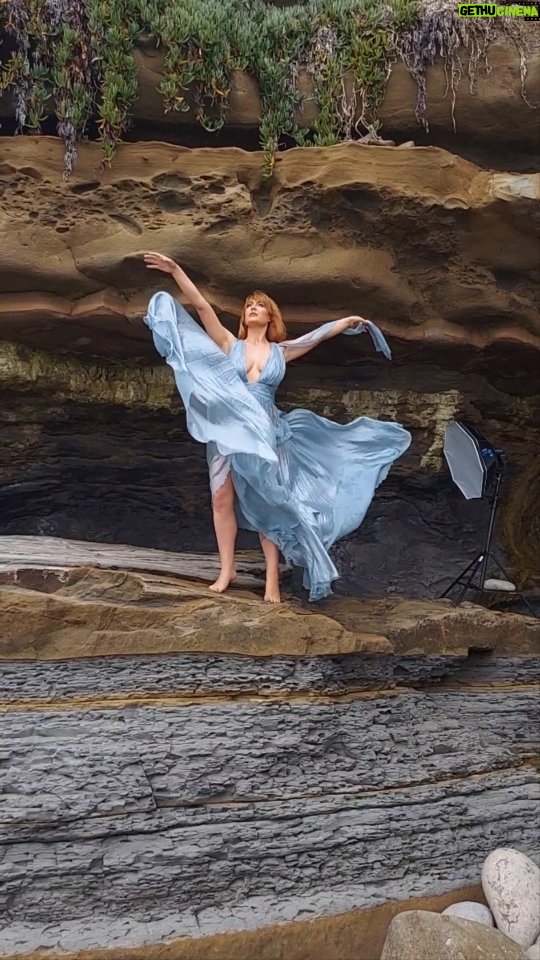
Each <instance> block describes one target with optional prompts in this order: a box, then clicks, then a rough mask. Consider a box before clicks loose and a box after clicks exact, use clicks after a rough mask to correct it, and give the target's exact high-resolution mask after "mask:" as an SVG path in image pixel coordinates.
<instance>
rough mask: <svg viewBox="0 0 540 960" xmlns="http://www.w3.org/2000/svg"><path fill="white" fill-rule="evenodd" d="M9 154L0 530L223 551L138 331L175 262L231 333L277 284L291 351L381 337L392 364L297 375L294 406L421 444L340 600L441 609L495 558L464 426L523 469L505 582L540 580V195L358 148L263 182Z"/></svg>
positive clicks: (189, 445) (248, 167)
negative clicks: (539, 511)
mask: <svg viewBox="0 0 540 960" xmlns="http://www.w3.org/2000/svg"><path fill="white" fill-rule="evenodd" d="M3 157H4V163H3V166H2V168H1V170H0V180H1V183H2V188H3V206H2V212H1V213H0V227H1V228H3V232H4V234H5V236H6V237H7V238H8V242H7V243H6V244H5V245H4V247H3V248H2V251H1V252H0V284H1V289H2V291H3V293H2V294H0V337H2V338H4V340H5V341H6V342H7V345H6V346H2V348H1V349H0V376H1V377H2V390H3V392H2V397H3V404H2V408H3V412H2V417H3V432H4V435H5V438H6V442H5V444H4V446H3V450H4V454H3V455H2V454H1V453H0V477H1V479H0V482H1V483H2V497H3V503H4V504H5V507H6V509H5V511H4V514H3V518H2V521H0V522H1V524H2V525H1V527H0V530H1V531H2V532H4V533H28V534H34V533H42V534H45V535H57V536H69V537H75V538H84V537H88V538H90V539H103V540H106V541H109V542H110V541H117V542H128V543H129V542H131V543H135V544H141V545H147V546H156V547H163V548H167V549H174V548H175V547H176V548H178V547H179V548H182V549H190V548H192V547H193V546H194V545H195V544H196V543H199V544H201V545H202V544H204V545H205V546H206V547H207V548H209V549H212V548H213V545H214V539H213V534H212V530H211V517H210V511H209V493H208V481H207V475H206V466H205V462H204V451H203V450H202V449H201V447H200V446H198V445H197V444H195V443H193V442H192V441H191V440H190V438H189V437H188V436H187V434H186V431H185V427H184V421H183V414H182V409H181V405H180V403H179V400H178V397H177V396H176V394H175V390H174V386H173V381H172V377H171V376H170V374H169V371H168V370H167V369H166V368H165V367H164V366H163V365H162V366H158V365H157V357H156V354H155V351H154V348H153V345H152V342H151V338H150V336H149V334H148V330H147V328H146V327H145V326H144V325H143V323H142V317H143V315H144V310H145V306H146V303H147V301H148V298H149V296H150V294H151V293H152V292H153V291H155V289H156V287H158V286H163V285H166V280H165V278H161V279H159V278H156V276H155V275H154V274H149V273H148V272H147V271H145V270H144V268H143V266H142V259H141V256H142V253H143V251H144V250H145V249H147V248H149V247H150V248H154V249H155V248H156V247H158V248H160V249H163V250H165V251H166V252H168V253H170V254H171V255H173V256H175V257H176V258H177V259H178V260H179V261H180V262H181V263H182V264H183V265H184V266H185V267H186V268H187V269H188V271H189V272H190V273H191V275H192V276H193V278H194V279H195V280H196V281H197V283H199V284H200V286H201V289H202V290H203V292H204V293H205V294H206V295H207V296H208V297H209V299H210V300H211V302H212V303H213V304H214V306H215V307H216V309H217V311H218V313H219V314H220V316H221V317H222V319H223V321H224V322H225V323H226V324H227V325H228V326H229V328H231V329H233V330H236V324H237V317H238V314H239V311H240V307H241V304H242V300H243V297H244V295H245V294H246V293H247V292H248V291H249V290H251V289H253V288H254V287H259V288H261V287H262V288H263V289H267V290H268V291H269V292H270V293H271V294H273V295H274V296H276V297H277V299H278V300H279V301H280V303H281V304H282V306H283V309H284V314H285V317H286V320H287V322H288V325H289V331H290V334H291V335H295V334H299V333H302V332H304V331H305V329H306V328H309V327H311V326H312V325H314V324H317V323H319V322H321V321H323V320H328V319H330V318H332V317H336V316H339V315H343V314H345V313H351V312H358V311H359V310H360V311H361V312H362V313H363V314H365V315H367V316H369V317H372V318H373V319H374V320H376V321H378V322H379V323H380V324H381V326H382V327H383V329H384V331H385V333H386V334H387V335H388V337H389V339H390V341H391V343H392V348H393V353H394V361H393V362H392V364H386V363H385V362H384V361H382V360H381V359H380V357H376V356H375V355H374V354H373V350H372V347H371V344H370V342H368V341H367V338H366V339H364V338H355V340H357V341H358V342H355V343H354V344H351V343H347V344H344V343H340V342H337V341H334V342H332V343H329V344H325V345H324V347H321V348H319V350H318V352H317V353H316V354H313V355H311V356H310V357H309V358H307V359H306V360H305V361H301V362H300V363H299V364H298V365H296V366H295V365H292V367H291V370H290V371H289V372H288V376H287V380H286V383H285V385H284V388H283V390H282V391H281V392H280V396H279V402H280V403H281V405H282V406H283V407H284V408H290V407H292V406H301V407H308V408H310V409H313V410H315V411H317V412H319V413H321V414H323V415H326V416H331V417H333V418H336V419H338V420H342V421H345V420H347V419H352V418H353V417H354V416H358V415H361V414H363V413H366V414H368V415H370V416H375V417H382V418H385V417H389V418H394V419H397V420H399V421H400V422H402V423H404V425H405V426H407V427H408V428H409V429H410V430H411V431H412V433H413V444H412V446H411V448H410V450H409V451H408V453H407V455H406V457H404V458H403V459H402V460H401V461H400V462H399V463H398V464H397V465H396V468H395V469H394V470H393V471H392V473H391V476H390V479H389V480H388V481H387V482H386V483H385V484H384V485H383V487H381V490H380V491H379V493H378V496H377V500H376V503H375V506H374V509H373V510H372V511H371V512H370V514H368V517H367V519H366V522H365V524H364V525H363V526H362V528H361V530H360V532H359V534H358V535H357V536H356V537H353V538H352V539H349V540H348V541H346V542H343V543H341V544H340V545H339V546H338V547H337V549H336V557H337V560H338V563H339V565H340V568H341V570H342V571H343V573H344V581H343V585H344V588H345V589H346V590H351V589H353V590H354V591H355V592H357V593H360V594H362V595H381V593H383V594H384V593H385V592H386V591H389V592H395V591H397V592H400V593H406V594H408V595H410V596H426V595H427V596H436V595H438V594H439V593H440V592H441V591H442V589H444V586H446V585H447V584H448V583H449V582H450V581H451V579H452V578H453V577H454V576H456V575H457V573H458V572H459V571H460V570H461V569H462V568H463V567H464V566H465V565H466V563H467V562H468V561H469V560H470V559H472V557H473V556H474V555H475V553H476V552H477V551H478V550H479V549H480V541H481V539H482V535H483V534H482V531H483V526H484V524H485V519H486V516H485V514H486V511H485V504H479V503H477V502H474V503H472V504H471V503H469V504H467V503H465V501H464V500H463V498H462V497H461V494H460V493H459V492H458V491H457V490H456V488H455V487H454V486H453V485H452V483H451V481H450V480H449V478H448V475H447V471H446V468H445V465H444V461H443V459H442V455H441V452H442V439H443V435H444V426H445V424H446V423H447V422H448V421H449V420H452V419H455V418H460V417H468V418H469V419H471V420H472V421H473V422H475V423H476V424H477V426H479V427H480V429H481V430H482V431H483V432H484V434H485V436H486V437H487V438H488V439H489V440H490V441H491V442H493V443H495V444H496V445H497V446H498V447H500V448H501V449H503V450H504V452H505V453H506V455H507V457H508V460H509V470H508V475H509V479H508V483H507V485H506V488H505V503H504V507H503V510H502V514H501V525H500V528H499V531H500V533H501V535H502V537H501V542H502V543H503V545H504V546H505V547H506V549H507V550H508V565H509V567H510V568H511V574H512V576H515V577H516V579H517V580H518V581H519V582H520V583H521V582H522V581H524V580H526V579H528V581H529V583H531V582H534V579H535V578H538V577H539V576H540V573H539V570H538V557H539V556H540V552H539V550H538V542H539V537H540V532H539V531H538V528H537V526H535V523H534V522H531V517H532V516H535V514H536V511H535V505H536V503H537V501H538V497H539V493H538V491H539V489H540V481H539V475H540V474H539V464H538V462H537V460H535V459H534V458H533V451H534V450H535V449H536V446H537V444H538V423H539V422H540V416H539V406H538V405H539V402H540V401H539V400H538V390H537V383H536V381H537V374H536V370H537V364H538V345H539V343H540V338H539V334H538V320H537V318H538V283H537V275H536V271H537V266H538V262H539V253H540V251H539V248H538V242H537V237H536V234H535V229H536V220H535V218H536V216H537V214H536V208H537V201H536V199H535V197H536V194H537V190H538V187H537V183H538V177H536V178H535V176H534V175H532V174H523V175H518V174H515V173H493V172H492V171H488V170H483V169H481V168H479V167H477V166H475V165H474V164H472V163H470V162H467V161H465V160H463V159H460V158H457V157H454V156H452V155H450V154H448V153H445V152H444V151H441V150H438V149H435V148H425V149H424V148H419V149H405V150H395V149H391V148H371V147H368V146H362V145H359V144H345V145H342V146H339V147H336V148H332V149H308V150H300V149H298V150H291V151H288V152H286V153H285V154H283V155H281V156H279V157H278V161H277V164H276V171H275V174H274V177H273V179H272V181H271V182H270V183H266V184H263V182H262V165H261V157H260V155H257V154H252V153H251V154H250V153H246V152H244V151H242V150H238V149H224V150H221V149H215V150H205V149H195V150H186V149H182V148H179V147H174V146H170V145H164V144H159V143H146V144H140V143H139V144H132V145H125V146H124V147H122V149H121V150H120V152H119V154H118V157H117V158H116V160H115V163H114V166H113V168H112V170H111V171H109V172H107V173H105V174H103V175H99V174H98V173H97V169H96V168H97V163H98V160H99V147H98V146H97V145H93V146H90V145H88V146H86V147H83V148H82V149H81V154H80V158H79V163H78V166H77V169H76V174H75V176H74V177H73V178H72V180H71V181H69V182H68V183H65V182H64V181H63V180H62V178H61V170H62V162H63V161H62V146H61V144H60V143H59V142H58V141H57V140H53V139H50V138H39V139H38V140H36V139H30V138H16V139H12V140H6V141H4V142H3ZM44 251H46V254H45V253H44ZM343 339H344V338H343ZM240 543H241V545H243V546H250V545H251V544H252V540H250V539H249V537H248V538H247V539H246V538H242V540H241V541H240ZM388 543H392V545H393V546H392V549H391V550H389V549H388Z"/></svg>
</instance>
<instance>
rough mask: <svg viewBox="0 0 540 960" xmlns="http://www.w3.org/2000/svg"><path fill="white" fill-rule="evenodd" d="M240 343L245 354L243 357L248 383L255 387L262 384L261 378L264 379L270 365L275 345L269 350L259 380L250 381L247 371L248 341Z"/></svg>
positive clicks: (271, 345)
mask: <svg viewBox="0 0 540 960" xmlns="http://www.w3.org/2000/svg"><path fill="white" fill-rule="evenodd" d="M240 343H241V344H242V352H243V357H244V371H245V374H246V383H249V384H250V385H251V386H253V385H254V384H255V383H259V382H260V380H261V377H262V375H263V373H264V371H265V370H266V368H267V366H268V364H269V363H270V357H271V356H272V350H273V349H274V344H273V343H271V344H270V349H269V351H268V356H267V358H266V360H265V361H264V363H263V365H262V367H261V372H260V373H259V376H258V377H257V379H256V380H249V379H248V369H247V351H246V341H245V340H240Z"/></svg>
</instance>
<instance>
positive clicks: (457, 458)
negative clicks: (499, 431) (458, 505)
mask: <svg viewBox="0 0 540 960" xmlns="http://www.w3.org/2000/svg"><path fill="white" fill-rule="evenodd" d="M443 449H444V456H445V458H446V462H447V464H448V467H449V469H450V473H451V474H452V480H453V481H454V483H455V484H456V486H458V487H459V489H460V490H461V492H462V494H463V496H464V497H465V498H466V499H467V500H472V499H474V498H476V497H483V496H485V493H486V490H487V488H488V486H489V484H490V482H491V479H492V477H493V473H494V468H495V466H496V464H497V460H498V455H497V451H496V450H495V448H494V447H493V446H492V445H491V443H489V442H488V441H487V440H486V439H485V437H483V436H482V434H481V433H479V432H478V430H476V428H475V427H473V426H472V424H470V423H467V422H466V421H465V420H454V421H453V422H452V423H449V424H448V425H447V427H446V429H445V433H444V448H443Z"/></svg>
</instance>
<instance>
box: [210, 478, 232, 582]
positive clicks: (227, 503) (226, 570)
mask: <svg viewBox="0 0 540 960" xmlns="http://www.w3.org/2000/svg"><path fill="white" fill-rule="evenodd" d="M212 511H213V514H214V530H215V531H216V540H217V545H218V550H219V559H220V562H221V572H220V574H219V577H218V578H217V580H216V582H215V583H213V584H212V586H211V587H210V590H213V591H214V592H215V593H223V591H224V590H226V589H227V587H228V586H229V584H230V583H232V581H233V580H236V568H235V565H234V548H235V545H236V534H237V532H238V525H237V523H236V515H235V512H234V487H233V482H232V478H231V475H230V473H229V475H228V477H227V479H226V480H225V483H224V484H223V485H222V486H221V487H220V488H219V490H217V491H216V493H215V494H214V496H213V497H212Z"/></svg>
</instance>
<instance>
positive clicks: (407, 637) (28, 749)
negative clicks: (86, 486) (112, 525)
mask: <svg viewBox="0 0 540 960" xmlns="http://www.w3.org/2000/svg"><path fill="white" fill-rule="evenodd" d="M61 549H62V544H59V545H58V554H60V552H61ZM99 549H100V550H101V551H103V548H102V547H100V548H99ZM96 552H97V550H96ZM115 559H116V560H117V562H120V563H121V558H120V557H118V556H117V557H116V558H115ZM109 562H110V559H109ZM59 563H60V557H59V556H58V559H57V564H59ZM11 566H13V564H11ZM251 571H252V572H251V574H250V575H251V576H252V577H253V576H256V572H255V571H254V568H253V567H252V568H251ZM0 578H1V584H0V608H1V612H2V623H3V624H4V630H5V631H6V633H7V642H6V641H4V643H3V645H2V647H1V648H0V657H1V660H0V678H1V680H0V691H1V692H0V698H1V699H0V719H1V726H2V743H3V747H2V781H3V801H2V808H1V809H2V816H1V824H2V826H1V828H0V829H1V830H3V836H2V843H3V860H2V871H3V876H2V879H3V881H4V885H3V897H4V899H3V902H2V907H3V911H4V916H5V918H6V920H5V922H4V925H3V928H2V936H1V943H2V948H3V955H4V956H10V957H15V956H19V955H20V954H24V953H28V952H32V951H44V950H45V951H52V953H53V954H54V956H57V953H55V951H58V950H60V951H63V953H62V955H63V956H70V957H71V956H73V957H74V956H75V951H77V950H79V951H80V950H82V949H83V948H84V949H88V950H90V951H91V952H90V953H88V954H86V953H84V957H87V956H88V957H91V956H92V957H97V956H98V955H99V956H101V954H97V953H95V952H92V951H93V950H94V948H98V947H105V946H106V947H107V948H108V950H109V952H108V953H107V954H104V955H103V956H105V955H106V956H107V957H110V958H111V960H112V958H113V957H114V960H119V958H120V957H123V956H124V955H125V956H126V957H128V956H131V957H140V958H142V957H143V956H144V957H145V958H150V957H154V956H155V957H156V958H157V957H163V958H165V957H169V956H170V957H173V956H174V957H175V958H177V957H181V956H183V953H182V950H184V949H186V950H188V947H187V945H186V946H183V944H182V940H179V941H178V944H176V943H175V945H174V946H172V947H171V948H170V949H171V950H172V952H167V950H168V949H169V948H167V947H165V946H163V947H160V948H157V947H156V949H155V950H154V948H153V947H151V945H152V944H154V945H156V944H157V943H159V942H161V941H165V942H166V941H169V940H171V939H174V938H179V937H180V938H182V937H188V938H190V939H189V941H188V942H189V944H190V945H191V946H190V947H189V950H188V952H187V953H186V957H187V956H190V957H193V956H201V957H203V956H204V957H210V956H218V955H220V954H219V950H220V949H229V948H230V949H233V948H234V951H235V953H234V955H235V956H239V957H242V956H245V957H246V960H247V957H248V956H249V955H250V951H251V955H253V951H255V952H257V953H259V952H261V951H262V952H261V955H263V956H268V957H272V958H274V957H276V956H277V955H278V954H276V952H275V949H276V948H275V944H276V942H278V943H279V944H280V950H281V949H283V951H284V953H283V955H285V954H286V955H287V956H290V957H294V958H301V957H307V956H308V955H309V956H314V955H320V956H322V954H318V953H317V954H308V953H306V950H307V944H309V943H311V944H312V945H313V944H315V943H318V944H319V946H318V947H317V949H320V943H321V942H325V943H326V942H327V943H328V944H329V948H328V949H329V952H328V954H327V955H326V954H325V957H326V956H328V957H334V956H335V957H336V958H337V957H338V956H339V957H341V958H342V960H343V958H345V957H346V958H347V960H348V958H349V957H350V958H351V960H352V957H353V955H354V956H356V955H357V954H356V953H354V954H353V953H352V952H350V951H351V949H352V943H353V940H354V938H357V937H358V936H359V935H361V936H363V937H365V938H366V945H369V950H370V951H373V952H372V953H371V952H370V953H369V954H368V953H365V954H361V956H362V957H363V960H364V958H367V957H368V956H369V957H370V960H371V958H372V957H373V958H375V957H377V956H378V952H379V951H380V949H381V948H382V943H383V940H384V936H385V933H386V927H387V925H388V921H389V919H390V918H391V916H392V915H393V913H395V912H396V911H398V910H400V909H404V906H405V905H407V903H408V902H409V901H411V900H414V902H415V904H416V906H418V907H419V908H420V909H423V908H426V907H427V908H428V909H432V908H433V905H434V904H436V907H435V908H436V909H442V908H443V906H446V905H447V904H448V903H449V902H450V901H452V900H453V901H456V900H458V901H459V900H462V899H464V895H465V896H466V895H470V894H471V890H472V892H473V894H475V895H476V896H477V895H478V893H477V889H476V888H475V884H477V883H478V879H479V878H478V861H479V858H480V859H481V857H482V855H483V856H487V854H488V853H489V852H490V850H491V849H492V848H493V846H494V838H495V837H496V838H497V839H498V842H502V843H504V844H505V845H509V846H519V849H520V850H522V851H523V852H525V853H533V852H534V847H535V842H536V838H537V829H536V828H537V821H536V814H537V804H538V800H539V798H540V794H539V782H538V777H537V773H536V770H535V757H536V756H537V738H536V734H537V727H536V720H537V704H538V686H537V677H538V666H539V660H538V641H539V638H540V627H539V625H538V622H537V621H536V620H534V619H528V618H525V617H520V616H517V617H512V616H511V615H509V614H502V613H493V612H488V611H486V610H483V609H482V608H478V607H474V606H472V605H470V604H467V605H465V606H464V607H463V608H461V609H456V608H455V607H454V606H453V605H452V604H450V603H449V602H441V603H439V604H435V603H433V602H432V603H429V602H428V603H426V602H423V603H421V602H414V601H406V600H396V599H394V600H384V601H381V600H379V601H365V602H362V601H356V600H348V601H344V600H340V599H339V598H336V599H334V600H329V601H326V602H325V604H323V605H321V607H320V608H318V609H317V612H314V611H313V609H312V608H310V609H309V610H306V609H304V608H303V607H302V606H301V605H299V604H298V603H295V602H294V600H288V599H287V601H286V603H285V604H284V605H282V606H281V607H269V606H268V605H265V604H264V603H263V602H262V601H261V599H260V592H259V591H256V592H252V591H250V590H248V589H247V588H246V587H242V586H239V587H237V588H234V589H232V590H231V591H230V592H229V593H228V594H226V595H224V596H222V597H215V596H211V595H210V594H209V593H208V590H207V586H206V585H205V584H203V583H201V582H200V581H199V582H197V581H196V580H190V581H186V580H185V579H181V578H179V577H178V576H175V577H172V576H171V575H170V574H163V575H161V574H158V573H152V574H143V573H135V572H130V571H129V570H118V569H117V570H112V569H98V568H96V567H82V568H81V567H72V568H70V567H69V566H65V567H64V568H61V567H60V566H58V565H57V566H56V568H51V567H49V568H36V567H34V568H31V567H26V568H18V569H11V570H4V571H3V572H2V573H1V574H0ZM449 831H451V833H449ZM450 837H451V840H450ZM449 844H450V845H451V849H452V854H451V856H450V855H449ZM465 888H470V889H468V892H467V890H465ZM473 888H474V889H473ZM113 891H114V894H113ZM450 891H452V895H451V896H448V897H447V899H446V900H444V901H442V900H440V899H439V900H438V899H437V898H440V897H442V896H443V895H447V894H449V892H450ZM464 891H465V894H464ZM415 898H416V899H415ZM430 898H435V899H434V900H433V899H431V900H430ZM409 906H410V903H409ZM332 916H333V917H334V919H333V920H330V919H329V920H328V921H325V922H323V921H319V926H313V924H312V922H311V921H313V920H314V919H315V918H317V917H332ZM291 921H294V923H291ZM308 921H309V922H308ZM272 924H285V927H278V928H276V929H274V930H272V927H271V925H272ZM321 924H322V926H321ZM291 927H292V928H293V929H292V932H291ZM259 928H261V929H259ZM255 929H256V930H258V931H259V932H258V933H255V932H251V933H250V932H249V931H250V930H251V931H254V930H255ZM233 931H236V935H235V936H236V939H235V938H234V937H233V938H232V940H231V939H229V940H227V939H225V940H223V939H222V938H223V935H231V934H232V932H233ZM303 931H307V932H306V933H304V932H303ZM270 936H272V938H273V939H272V943H273V944H274V947H272V948H271V947H270V946H269V945H268V944H269V943H270V940H269V937H270ZM306 936H307V939H306ZM191 938H195V940H196V941H197V945H196V946H195V947H193V941H192V939H191ZM276 938H277V940H276ZM321 938H322V939H321ZM265 943H266V944H267V946H266V947H265V946H264V944H265ZM130 944H133V945H138V949H137V950H135V951H134V952H133V953H131V954H130V953H129V952H127V953H125V954H124V952H123V948H124V947H127V946H129V945H130ZM141 944H146V946H145V948H144V951H143V952H141V948H140V945H141ZM366 949H368V946H366ZM193 950H195V951H199V952H196V953H193V952H192V951H193ZM272 950H273V951H274V952H272ZM190 951H191V952H190ZM216 951H217V952H216ZM265 951H266V952H265ZM344 951H345V952H344ZM346 951H349V952H346ZM66 952H67V953H66ZM48 955H49V954H48ZM76 955H77V957H79V956H81V957H82V956H83V955H82V954H79V953H77V954H76ZM279 955H281V954H279Z"/></svg>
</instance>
